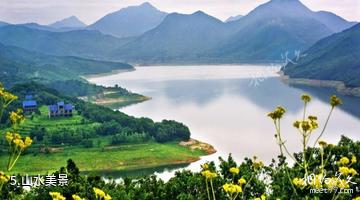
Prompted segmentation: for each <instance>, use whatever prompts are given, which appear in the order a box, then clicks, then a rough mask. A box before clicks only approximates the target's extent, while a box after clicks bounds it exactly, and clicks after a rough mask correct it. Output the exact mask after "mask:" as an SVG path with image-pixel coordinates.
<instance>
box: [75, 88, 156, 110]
mask: <svg viewBox="0 0 360 200" xmlns="http://www.w3.org/2000/svg"><path fill="white" fill-rule="evenodd" d="M78 98H79V99H81V100H84V101H88V102H91V103H94V104H97V105H101V106H105V107H109V108H112V109H119V108H121V107H125V106H128V105H132V104H136V103H141V102H144V101H147V100H150V99H151V98H150V97H147V96H144V95H141V94H136V93H132V92H128V91H126V94H124V91H117V90H116V88H111V89H105V91H104V92H103V93H100V94H97V95H93V96H82V97H78Z"/></svg>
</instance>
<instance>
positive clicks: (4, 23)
mask: <svg viewBox="0 0 360 200" xmlns="http://www.w3.org/2000/svg"><path fill="white" fill-rule="evenodd" d="M7 25H10V24H9V23H6V22H2V21H0V27H2V26H7Z"/></svg>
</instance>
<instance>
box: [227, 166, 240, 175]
mask: <svg viewBox="0 0 360 200" xmlns="http://www.w3.org/2000/svg"><path fill="white" fill-rule="evenodd" d="M229 171H230V173H232V174H234V175H235V174H239V172H240V169H239V168H237V167H231V168H230V169H229Z"/></svg>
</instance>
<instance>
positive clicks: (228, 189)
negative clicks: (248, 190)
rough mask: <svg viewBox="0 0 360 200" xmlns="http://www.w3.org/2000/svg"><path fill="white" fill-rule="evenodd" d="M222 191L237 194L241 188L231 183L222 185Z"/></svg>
mask: <svg viewBox="0 0 360 200" xmlns="http://www.w3.org/2000/svg"><path fill="white" fill-rule="evenodd" d="M223 189H224V190H225V192H227V193H229V194H237V193H241V192H242V188H241V187H240V186H239V185H235V184H231V183H226V184H225V185H223Z"/></svg>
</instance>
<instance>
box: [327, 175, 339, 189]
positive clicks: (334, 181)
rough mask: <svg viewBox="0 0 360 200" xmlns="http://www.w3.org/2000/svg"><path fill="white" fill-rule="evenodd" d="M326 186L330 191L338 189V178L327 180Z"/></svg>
mask: <svg viewBox="0 0 360 200" xmlns="http://www.w3.org/2000/svg"><path fill="white" fill-rule="evenodd" d="M325 185H326V187H327V188H328V189H330V190H332V189H334V188H336V187H337V185H338V178H336V177H332V178H327V179H325Z"/></svg>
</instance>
